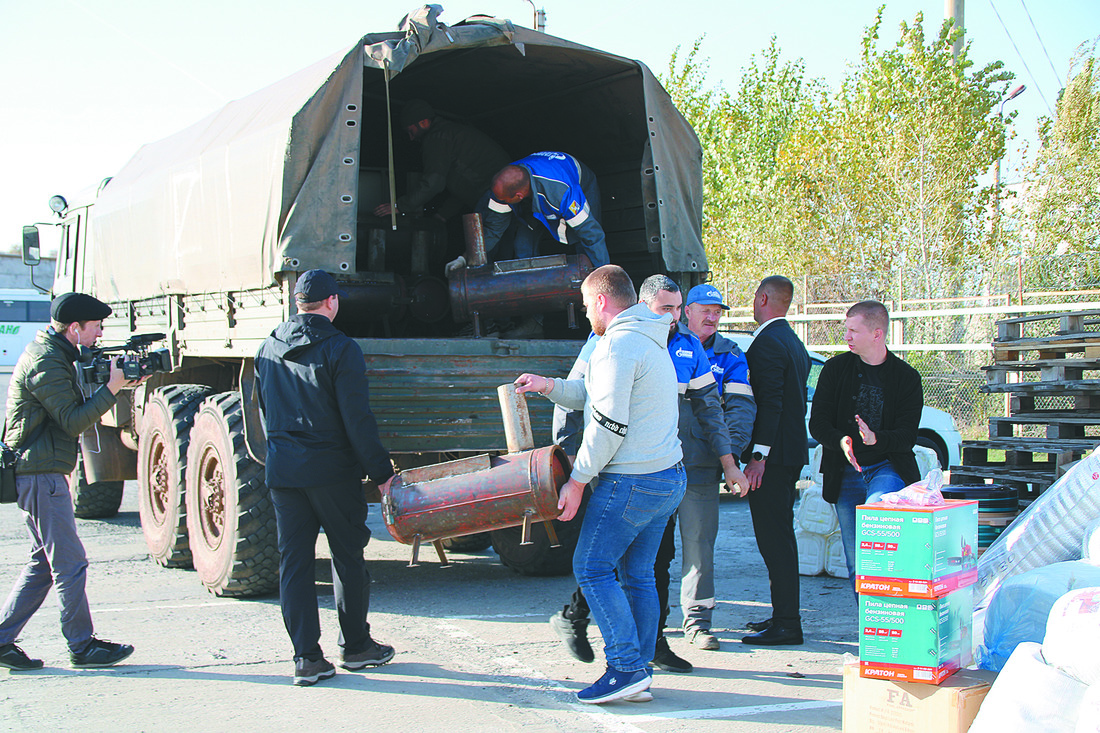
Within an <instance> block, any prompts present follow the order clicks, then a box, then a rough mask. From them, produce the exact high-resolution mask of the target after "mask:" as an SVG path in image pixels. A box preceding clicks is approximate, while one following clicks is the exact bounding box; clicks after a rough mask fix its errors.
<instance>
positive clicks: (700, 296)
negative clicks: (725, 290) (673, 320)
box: [684, 283, 730, 311]
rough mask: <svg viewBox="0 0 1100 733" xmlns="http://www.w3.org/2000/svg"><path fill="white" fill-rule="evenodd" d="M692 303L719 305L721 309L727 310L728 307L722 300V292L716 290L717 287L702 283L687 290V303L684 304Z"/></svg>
mask: <svg viewBox="0 0 1100 733" xmlns="http://www.w3.org/2000/svg"><path fill="white" fill-rule="evenodd" d="M692 303H698V304H699V305H720V306H722V310H727V311H728V310H729V309H730V307H729V306H728V305H726V304H725V303H723V302H722V294H721V293H719V292H718V288H716V287H714V286H713V285H709V284H707V283H704V284H702V285H696V286H695V287H694V288H692V289H691V290H690V291H689V292H688V299H687V303H685V304H684V305H691V304H692Z"/></svg>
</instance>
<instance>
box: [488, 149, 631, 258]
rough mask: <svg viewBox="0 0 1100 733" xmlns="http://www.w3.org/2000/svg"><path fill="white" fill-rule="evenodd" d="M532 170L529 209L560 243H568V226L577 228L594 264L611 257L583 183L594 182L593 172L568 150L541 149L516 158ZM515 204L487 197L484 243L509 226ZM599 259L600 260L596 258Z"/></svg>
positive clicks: (573, 228) (578, 235)
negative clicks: (561, 151) (505, 216)
mask: <svg viewBox="0 0 1100 733" xmlns="http://www.w3.org/2000/svg"><path fill="white" fill-rule="evenodd" d="M513 165H518V166H520V167H523V168H526V169H527V172H528V173H530V174H531V213H532V214H533V215H534V217H535V218H536V219H538V220H539V221H541V222H542V223H543V224H544V225H545V226H546V228H547V229H549V230H550V233H551V234H552V235H554V237H555V238H556V239H557V240H558V241H559V242H561V243H562V244H569V243H570V242H569V238H568V230H569V229H572V230H573V231H574V232H576V235H577V237H579V238H580V240H581V241H582V242H584V243H585V244H586V245H587V247H588V250H589V251H592V252H595V253H597V254H594V255H593V256H592V257H590V259H592V266H593V267H601V266H603V265H606V264H608V263H609V262H610V261H611V260H610V258H609V257H608V255H607V241H606V237H605V235H604V231H603V226H601V225H600V222H598V221H596V217H595V216H593V212H592V210H591V207H590V206H589V204H588V199H587V198H586V196H585V193H584V190H583V188H582V186H583V185H584V184H589V185H595V180H596V179H595V176H594V175H593V174H592V171H590V170H588V169H587V168H586V167H585V166H584V165H583V164H582V163H581V162H580V161H579V160H577V159H576V158H574V157H573V156H572V155H568V154H567V153H556V152H541V153H533V154H531V155H528V156H527V157H526V158H521V159H520V160H517V161H515V163H513ZM513 211H514V207H513V206H512V205H511V204H504V203H501V202H499V201H497V200H495V199H493V198H490V199H489V214H488V215H487V216H486V217H485V221H484V226H485V236H486V246H489V242H490V241H492V242H495V241H496V240H497V239H499V238H500V235H501V234H503V233H504V229H505V228H507V226H508V221H509V219H508V218H504V217H501V216H500V215H502V214H507V215H508V216H511V214H512V213H513ZM597 259H600V260H602V261H600V262H597V261H596V260H597Z"/></svg>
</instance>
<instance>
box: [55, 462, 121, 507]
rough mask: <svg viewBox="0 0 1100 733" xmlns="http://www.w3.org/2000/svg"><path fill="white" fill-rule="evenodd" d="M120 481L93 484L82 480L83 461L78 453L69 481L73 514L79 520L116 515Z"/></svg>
mask: <svg viewBox="0 0 1100 733" xmlns="http://www.w3.org/2000/svg"><path fill="white" fill-rule="evenodd" d="M123 483H124V482H122V481H97V482H96V483H94V484H90V483H88V482H87V481H86V480H85V479H84V459H83V458H81V457H80V454H79V452H78V453H77V457H76V468H75V469H74V470H73V475H72V476H71V477H70V479H69V485H70V486H71V487H72V492H73V514H75V515H76V516H77V517H78V518H80V519H105V518H107V517H113V516H115V515H116V514H118V508H119V507H120V506H121V505H122V489H123Z"/></svg>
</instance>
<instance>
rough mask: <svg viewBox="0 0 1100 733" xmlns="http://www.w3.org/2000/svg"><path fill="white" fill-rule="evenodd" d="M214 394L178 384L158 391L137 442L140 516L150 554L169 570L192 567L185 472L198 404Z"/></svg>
mask: <svg viewBox="0 0 1100 733" xmlns="http://www.w3.org/2000/svg"><path fill="white" fill-rule="evenodd" d="M210 392H211V390H210V388H209V387H204V386H202V385H199V384H174V385H171V386H169V387H161V388H160V389H158V390H156V391H155V392H154V393H153V396H152V397H150V398H149V401H148V403H147V404H146V406H145V415H144V417H143V419H142V422H141V436H140V437H139V439H138V514H139V515H140V516H141V531H142V534H144V535H145V545H146V546H147V547H148V548H149V555H150V556H151V557H152V558H153V560H154V561H156V563H157V564H158V565H163V566H164V567H166V568H189V567H191V549H190V548H189V547H188V546H187V508H186V500H185V498H184V491H183V486H184V472H185V471H186V469H187V442H188V440H189V438H190V437H191V425H192V424H193V423H194V421H195V413H196V412H198V410H199V404H200V403H201V402H202V400H203V399H204V398H205V397H206V396H207V395H209V394H210Z"/></svg>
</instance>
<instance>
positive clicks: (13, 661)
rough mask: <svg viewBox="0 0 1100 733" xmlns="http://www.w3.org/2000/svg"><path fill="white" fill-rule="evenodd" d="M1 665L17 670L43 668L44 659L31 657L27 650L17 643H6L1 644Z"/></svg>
mask: <svg viewBox="0 0 1100 733" xmlns="http://www.w3.org/2000/svg"><path fill="white" fill-rule="evenodd" d="M0 667H7V668H8V669H14V670H17V671H23V670H28V669H42V660H41V659H31V658H30V657H28V656H27V653H26V652H25V651H23V650H22V649H20V648H19V647H17V646H16V645H15V644H4V645H2V646H0Z"/></svg>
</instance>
